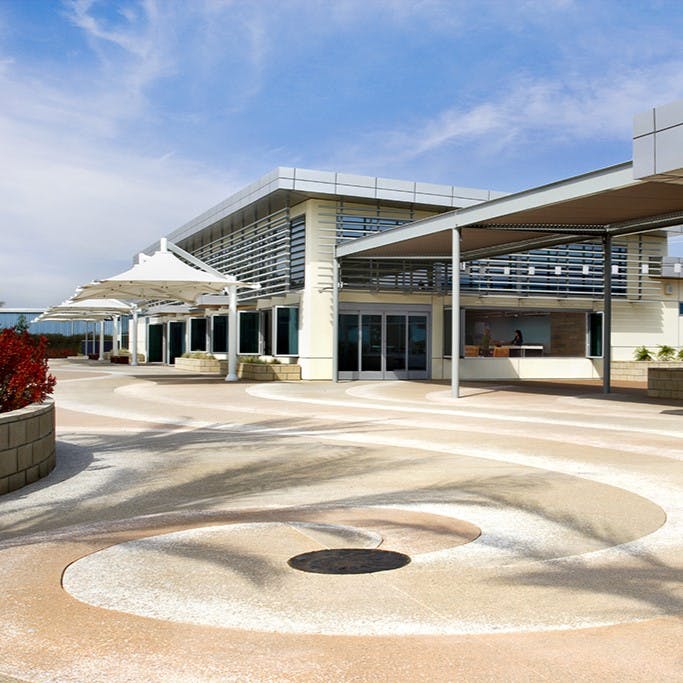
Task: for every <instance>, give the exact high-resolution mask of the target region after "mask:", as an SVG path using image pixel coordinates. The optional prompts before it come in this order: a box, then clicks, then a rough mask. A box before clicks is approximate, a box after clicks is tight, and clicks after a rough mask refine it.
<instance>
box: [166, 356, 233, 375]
mask: <svg viewBox="0 0 683 683" xmlns="http://www.w3.org/2000/svg"><path fill="white" fill-rule="evenodd" d="M175 367H176V370H186V371H188V372H202V373H208V374H211V373H215V374H218V373H220V374H221V375H225V374H226V373H227V371H228V361H227V360H218V359H216V358H176V359H175Z"/></svg>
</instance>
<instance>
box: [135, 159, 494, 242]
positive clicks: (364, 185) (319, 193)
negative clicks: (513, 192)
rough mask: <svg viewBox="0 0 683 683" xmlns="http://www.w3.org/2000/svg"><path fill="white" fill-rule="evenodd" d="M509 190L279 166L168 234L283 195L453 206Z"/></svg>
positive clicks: (175, 236) (172, 236)
mask: <svg viewBox="0 0 683 683" xmlns="http://www.w3.org/2000/svg"><path fill="white" fill-rule="evenodd" d="M504 194H505V193H503V192H496V191H493V190H482V189H477V188H470V187H459V186H456V185H438V184H434V183H422V182H417V181H412V180H396V179H391V178H380V177H373V176H365V175H355V174H351V173H337V172H334V171H317V170H311V169H305V168H292V167H288V166H279V167H277V168H275V169H273V170H272V171H270V172H269V173H266V174H265V175H264V176H262V177H261V178H259V179H258V180H256V181H255V182H253V183H251V184H250V185H247V186H246V187H244V188H243V189H241V190H239V191H238V192H235V193H234V194H232V195H230V196H229V197H228V198H227V199H225V200H224V201H222V202H220V203H219V204H216V205H215V206H213V207H211V208H210V209H208V210H207V211H205V212H204V213H202V214H200V215H199V216H197V217H196V218H193V219H192V220H191V221H188V222H187V223H185V224H184V225H182V226H180V227H179V228H177V229H176V230H174V231H173V232H171V233H169V234H168V235H167V238H168V239H169V240H170V241H171V242H176V243H177V242H180V241H182V240H184V239H187V238H188V237H191V236H192V235H194V234H196V233H198V232H200V231H202V230H204V229H206V228H208V227H210V226H212V225H214V224H215V223H216V222H218V221H220V220H222V219H224V218H227V217H228V216H230V215H232V214H234V213H237V212H238V211H240V210H242V209H245V208H246V207H248V206H250V205H253V204H255V203H256V202H259V201H261V200H264V199H266V198H272V197H278V196H280V199H281V203H282V205H283V206H285V205H286V203H287V202H288V203H289V205H290V206H291V205H293V204H298V203H300V202H302V201H305V200H306V199H310V198H321V199H330V198H332V197H345V198H348V199H350V200H358V201H361V202H362V201H368V200H382V201H386V202H395V203H399V204H413V205H419V206H424V208H430V207H431V208H440V209H452V208H456V207H457V208H459V207H464V206H472V205H474V204H479V203H481V202H484V201H489V200H491V199H494V198H496V197H502V196H504ZM155 246H156V245H151V246H150V247H148V249H153V248H154V247H155Z"/></svg>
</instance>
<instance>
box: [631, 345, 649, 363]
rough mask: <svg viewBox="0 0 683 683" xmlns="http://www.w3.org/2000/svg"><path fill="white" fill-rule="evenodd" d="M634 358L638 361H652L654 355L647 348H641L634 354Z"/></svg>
mask: <svg viewBox="0 0 683 683" xmlns="http://www.w3.org/2000/svg"><path fill="white" fill-rule="evenodd" d="M633 357H634V358H635V359H636V360H652V355H651V354H650V352H649V351H648V350H647V347H646V346H639V347H638V348H637V349H636V350H635V351H634V352H633Z"/></svg>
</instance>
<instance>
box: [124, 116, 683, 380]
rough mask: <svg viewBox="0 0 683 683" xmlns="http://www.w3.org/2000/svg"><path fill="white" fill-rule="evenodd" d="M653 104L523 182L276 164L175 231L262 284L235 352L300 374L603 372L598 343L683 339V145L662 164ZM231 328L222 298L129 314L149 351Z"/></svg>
mask: <svg viewBox="0 0 683 683" xmlns="http://www.w3.org/2000/svg"><path fill="white" fill-rule="evenodd" d="M657 111H659V110H657ZM677 114H683V108H681V111H680V112H679V111H675V112H674V114H673V116H675V115H677ZM655 115H656V111H655V110H652V111H651V112H650V114H649V116H650V117H651V124H650V123H648V121H649V119H648V118H647V114H645V115H642V116H641V117H640V119H639V117H636V127H635V128H634V161H633V162H632V163H631V162H629V163H626V164H622V165H619V166H615V167H610V168H607V169H602V170H600V171H596V172H594V173H590V174H587V175H584V176H580V177H577V178H571V179H568V180H565V181H560V182H558V183H554V184H552V185H548V186H545V187H541V188H535V189H533V190H529V191H526V192H521V193H517V194H514V195H505V194H503V193H500V192H494V191H491V190H482V189H470V188H462V187H454V186H447V185H434V184H429V183H421V182H415V181H403V180H389V179H384V178H375V177H368V176H360V175H350V174H346V173H334V172H327V171H312V170H306V169H300V168H277V169H275V170H273V171H272V172H270V173H268V174H266V175H265V176H263V177H262V178H260V179H259V180H257V181H256V182H254V183H253V184H251V185H249V186H247V187H245V188H244V189H243V190H241V191H239V192H237V193H236V194H234V195H232V196H231V197H229V198H228V199H226V200H225V201H224V202H222V203H221V204H219V205H217V206H215V207H213V208H211V209H209V210H208V211H206V212H205V213H203V214H202V215H200V216H198V217H197V218H195V219H193V220H192V221H190V222H189V223H187V224H185V225H183V226H182V227H180V228H179V229H177V230H175V231H174V232H171V233H169V234H168V235H167V238H168V240H169V241H170V242H172V243H174V244H176V245H177V246H179V247H181V248H182V249H184V250H185V251H187V252H189V253H190V254H192V255H193V256H195V257H196V258H198V259H200V260H201V261H203V262H204V263H206V264H208V265H209V266H212V267H213V268H215V269H217V270H219V271H220V272H222V273H225V274H229V275H233V276H235V277H237V279H238V280H240V281H245V282H251V283H258V285H260V288H259V289H257V290H253V289H242V290H239V294H238V330H237V332H238V334H237V348H238V353H239V355H240V356H267V357H271V356H272V357H274V358H276V359H278V360H279V361H280V362H285V363H296V364H298V365H299V366H300V367H301V377H302V379H308V380H330V379H448V378H450V377H451V370H452V356H453V354H454V351H453V349H458V350H459V355H460V360H459V365H458V368H459V376H460V377H462V378H463V379H515V378H520V379H533V378H539V379H541V378H596V377H600V376H601V375H602V373H603V359H604V357H605V355H606V353H607V354H608V357H609V358H613V359H614V360H631V359H632V357H633V352H634V349H635V348H636V347H638V346H641V345H645V346H647V347H649V348H656V347H657V346H658V345H660V344H667V345H670V346H673V347H675V348H680V347H681V346H683V285H682V282H683V280H682V277H683V275H682V274H681V265H682V264H681V259H679V258H674V257H670V256H668V254H667V236H668V234H669V233H670V231H672V230H674V231H675V230H678V231H680V228H679V227H676V226H678V225H680V224H681V223H683V186H682V185H681V184H680V183H681V180H682V178H681V175H679V174H678V173H677V170H678V169H679V168H680V167H683V152H682V153H681V155H680V156H681V158H680V159H678V158H673V159H667V158H666V157H664V158H662V157H661V155H660V157H659V159H658V160H657V161H655V160H654V159H655V154H654V146H655V145H656V144H659V143H658V140H659V138H658V135H659V136H660V137H661V136H663V135H664V134H665V133H667V132H668V131H670V130H671V129H672V128H673V129H675V128H676V125H677V124H676V125H674V126H667V127H666V129H665V130H660V129H659V128H657V124H656V121H657V118H656V116H655ZM679 118H680V120H681V122H683V115H681V116H679ZM660 120H662V117H661V116H660ZM679 127H680V128H681V130H683V124H682V125H680V126H679ZM677 145H678V148H679V150H683V136H682V137H681V139H680V140H679V141H678V142H677ZM657 164H660V165H659V166H658V165H657ZM661 164H665V165H666V166H667V167H666V168H664V167H661ZM155 248H156V245H151V246H150V247H148V248H147V249H146V250H145V251H147V252H152V251H154V249H155ZM456 256H457V258H456ZM454 285H455V289H456V301H457V304H458V305H457V307H456V308H457V313H455V314H454V311H453V301H454V298H453V297H454ZM517 332H519V333H521V337H522V339H521V340H520V339H519V337H518V338H517V339H515V334H516V333H517ZM453 335H455V340H454V336H453ZM228 336H229V335H228V316H227V308H226V305H225V304H221V302H220V301H214V302H212V303H211V304H210V305H209V304H205V305H198V306H196V307H194V308H193V307H188V306H179V305H169V304H168V303H164V302H160V303H159V304H157V305H152V306H149V307H148V308H147V310H146V313H145V315H143V316H141V317H140V318H139V321H138V334H137V339H138V350H139V351H140V352H141V353H144V354H145V355H146V358H147V360H148V361H149V362H165V363H173V362H174V360H175V358H176V357H178V356H180V355H181V354H182V353H184V352H186V351H206V352H210V353H212V354H214V355H215V356H217V357H219V358H220V357H225V355H226V354H227V352H228V348H227V344H228ZM513 340H514V343H513ZM454 341H455V343H454ZM606 346H608V348H607V349H606Z"/></svg>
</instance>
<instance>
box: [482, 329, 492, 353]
mask: <svg viewBox="0 0 683 683" xmlns="http://www.w3.org/2000/svg"><path fill="white" fill-rule="evenodd" d="M490 347H491V328H490V327H489V325H488V323H484V332H483V333H482V335H481V355H482V356H489V355H491V348H490Z"/></svg>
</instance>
